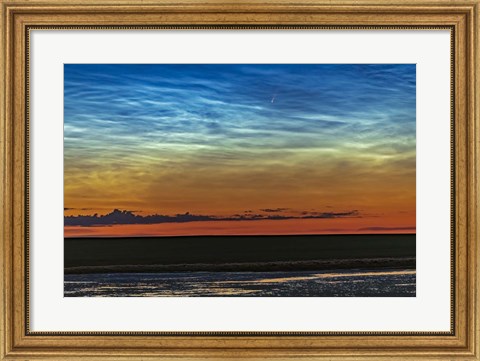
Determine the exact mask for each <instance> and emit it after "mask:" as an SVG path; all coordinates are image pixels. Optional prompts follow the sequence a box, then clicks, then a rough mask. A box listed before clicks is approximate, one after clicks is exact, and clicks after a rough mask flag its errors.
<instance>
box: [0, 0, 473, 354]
mask: <svg viewBox="0 0 480 361" xmlns="http://www.w3.org/2000/svg"><path fill="white" fill-rule="evenodd" d="M0 4H1V7H2V13H1V14H2V21H1V37H2V48H1V53H0V55H1V56H0V67H1V70H2V87H1V89H2V95H3V96H2V97H1V98H0V118H1V120H2V122H1V126H0V134H1V137H0V139H1V141H2V143H1V144H2V147H1V149H0V154H1V162H2V173H1V175H2V179H1V182H0V184H1V188H0V189H1V199H2V207H1V210H0V211H1V219H2V224H3V228H2V236H1V242H0V255H1V259H2V271H3V272H2V276H1V277H0V286H1V287H0V288H1V295H2V302H1V303H0V307H1V315H2V317H1V324H0V327H1V333H0V335H1V341H0V359H2V360H3V359H6V360H10V359H12V360H13V359H50V358H51V359H62V360H66V359H83V360H86V359H105V360H118V359H120V358H131V359H154V358H170V357H171V358H174V357H175V358H178V357H181V358H186V359H193V358H198V359H201V358H229V357H232V358H233V357H242V358H251V359H255V358H257V359H258V358H262V359H263V358H292V357H299V358H300V357H302V358H305V359H311V360H313V359H315V360H320V359H355V360H372V359H398V360H404V359H407V358H409V359H421V358H425V359H427V358H428V359H444V360H447V359H448V360H452V359H458V360H460V359H461V360H468V359H472V360H480V351H479V348H480V341H479V340H480V320H479V312H480V309H479V304H478V301H479V290H480V287H479V279H480V277H479V276H480V274H479V272H480V271H479V264H478V259H479V258H478V254H479V241H478V239H477V236H478V233H477V229H478V228H477V226H478V219H477V204H478V200H479V197H478V188H477V186H478V185H477V177H478V173H477V166H476V162H477V161H478V159H479V157H478V156H479V153H478V151H479V148H478V146H476V144H478V141H479V136H478V134H477V133H476V132H477V131H478V126H479V116H478V104H479V99H478V89H479V88H478V85H479V80H478V71H477V67H478V65H479V62H478V60H479V59H478V40H479V30H478V9H479V5H480V2H479V0H472V1H463V0H460V1H456V2H450V1H439V0H434V1H430V0H416V1H414V0H408V1H402V2H401V1H394V0H357V1H349V0H330V1H325V0H300V1H298V2H291V1H290V0H286V1H285V0H264V1H262V2H255V1H253V0H250V1H248V0H240V1H227V0H219V1H216V0H203V1H201V0H185V1H183V0H174V1H173V2H168V1H160V0H159V1H154V0H145V1H142V2H136V1H134V0H93V1H87V0H71V1H69V0H19V1H15V0H0ZM192 26H196V27H206V28H216V27H243V26H249V27H260V28H261V27H288V26H296V27H315V28H320V27H327V28H348V27H350V28H352V27H353V28H418V29H422V28H441V29H450V30H451V34H452V59H453V60H454V61H453V63H452V64H453V67H452V108H451V109H452V126H453V129H454V132H452V135H453V136H452V157H453V160H454V161H453V163H452V164H453V167H452V197H453V199H454V202H453V203H452V204H454V209H453V212H452V213H453V215H454V216H453V219H452V223H453V227H452V228H453V236H452V260H453V262H452V264H453V268H452V286H453V287H452V295H453V296H454V298H453V299H454V302H453V303H452V315H451V316H452V328H451V331H450V332H435V333H434V332H411V333H409V332H406V333H405V332H404V333H394V332H377V333H371V332H370V333H369V332H363V333H361V332H360V333H359V332H357V333H348V332H344V333H338V332H337V333H328V332H318V333H315V332H314V333H302V332H299V333H281V332H279V333H258V332H257V333H249V332H244V333H224V332H216V333H187V332H185V333H175V334H168V333H161V332H160V333H147V332H137V333H131V332H130V333H128V332H124V333H116V332H109V333H88V332H84V333H60V332H51V333H36V332H31V331H30V330H29V327H28V320H29V307H28V278H29V277H28V269H29V267H28V218H29V217H28V207H27V206H28V188H29V184H28V163H29V162H28V151H29V150H28V148H29V141H28V119H29V108H28V88H29V83H28V80H29V78H28V74H29V72H28V45H29V44H28V41H29V33H30V30H31V29H38V28H43V27H47V28H52V27H53V28H81V27H94V28H108V27H115V28H132V27H135V28H139V29H140V28H148V27H180V28H183V27H185V28H188V27H192Z"/></svg>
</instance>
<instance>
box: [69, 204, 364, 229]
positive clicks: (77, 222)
mask: <svg viewBox="0 0 480 361" xmlns="http://www.w3.org/2000/svg"><path fill="white" fill-rule="evenodd" d="M283 209H284V208H283ZM283 209H282V208H279V209H275V210H272V211H276V212H280V210H283ZM263 211H265V210H263ZM350 217H360V214H359V212H358V211H357V210H351V211H347V212H323V213H322V212H312V213H305V212H303V213H302V215H301V216H287V215H281V214H273V215H272V214H253V213H248V214H244V215H240V214H235V215H233V216H229V217H215V216H209V215H197V214H190V213H188V212H187V213H184V214H177V215H175V216H166V215H159V214H154V215H148V216H141V215H136V214H134V213H133V212H132V211H128V210H119V209H114V210H113V211H112V212H111V213H108V214H105V215H100V216H99V215H97V214H94V215H78V216H66V217H64V224H65V226H84V227H89V226H101V225H114V224H155V223H186V222H201V221H252V220H264V219H270V220H283V219H313V218H325V219H331V218H350Z"/></svg>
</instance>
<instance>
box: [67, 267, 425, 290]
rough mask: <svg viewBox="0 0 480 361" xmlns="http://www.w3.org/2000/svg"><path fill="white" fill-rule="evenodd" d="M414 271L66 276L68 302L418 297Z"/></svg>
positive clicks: (355, 270) (354, 270) (167, 273)
mask: <svg viewBox="0 0 480 361" xmlns="http://www.w3.org/2000/svg"><path fill="white" fill-rule="evenodd" d="M415 284H416V274H415V270H411V269H382V270H378V269H376V270H364V269H362V270H360V269H349V270H336V271H293V272H292V271H289V272H166V273H100V274H66V275H65V278H64V285H65V288H64V295H65V296H66V297H147V296H150V297H165V296H177V297H178V296H183V297H185V296H187V297H194V296H201V297H209V296H210V297H211V296H217V297H219V296H222V297H223V296H237V297H238V296H242V297H244V296H250V297H415V291H416V286H415Z"/></svg>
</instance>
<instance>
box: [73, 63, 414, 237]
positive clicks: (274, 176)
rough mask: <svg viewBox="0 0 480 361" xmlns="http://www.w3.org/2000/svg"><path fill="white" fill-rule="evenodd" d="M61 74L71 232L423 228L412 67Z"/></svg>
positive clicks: (84, 68)
mask: <svg viewBox="0 0 480 361" xmlns="http://www.w3.org/2000/svg"><path fill="white" fill-rule="evenodd" d="M64 72H65V74H64V79H65V97H64V104H65V109H64V116H65V118H64V169H65V175H64V177H65V180H64V189H65V190H64V192H65V216H66V217H65V235H66V236H83V235H84V236H89V235H99V236H102V235H105V236H112V235H115V236H120V235H192V234H322V233H375V232H376V233H378V232H383V233H388V232H394V233H402V232H403V233H405V232H408V233H411V232H415V122H416V121H415V119H416V115H415V111H416V110H415V103H416V96H415V94H416V68H415V65H414V64H362V65H355V64H332V65H328V64H177V65H175V64H148V65H147V64H145V65H143V64H142V65H140V64H137V65H136V64H66V65H65V66H64ZM114 210H115V211H114ZM95 214H96V215H95ZM82 216H83V217H82ZM93 226H94V227H93Z"/></svg>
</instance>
